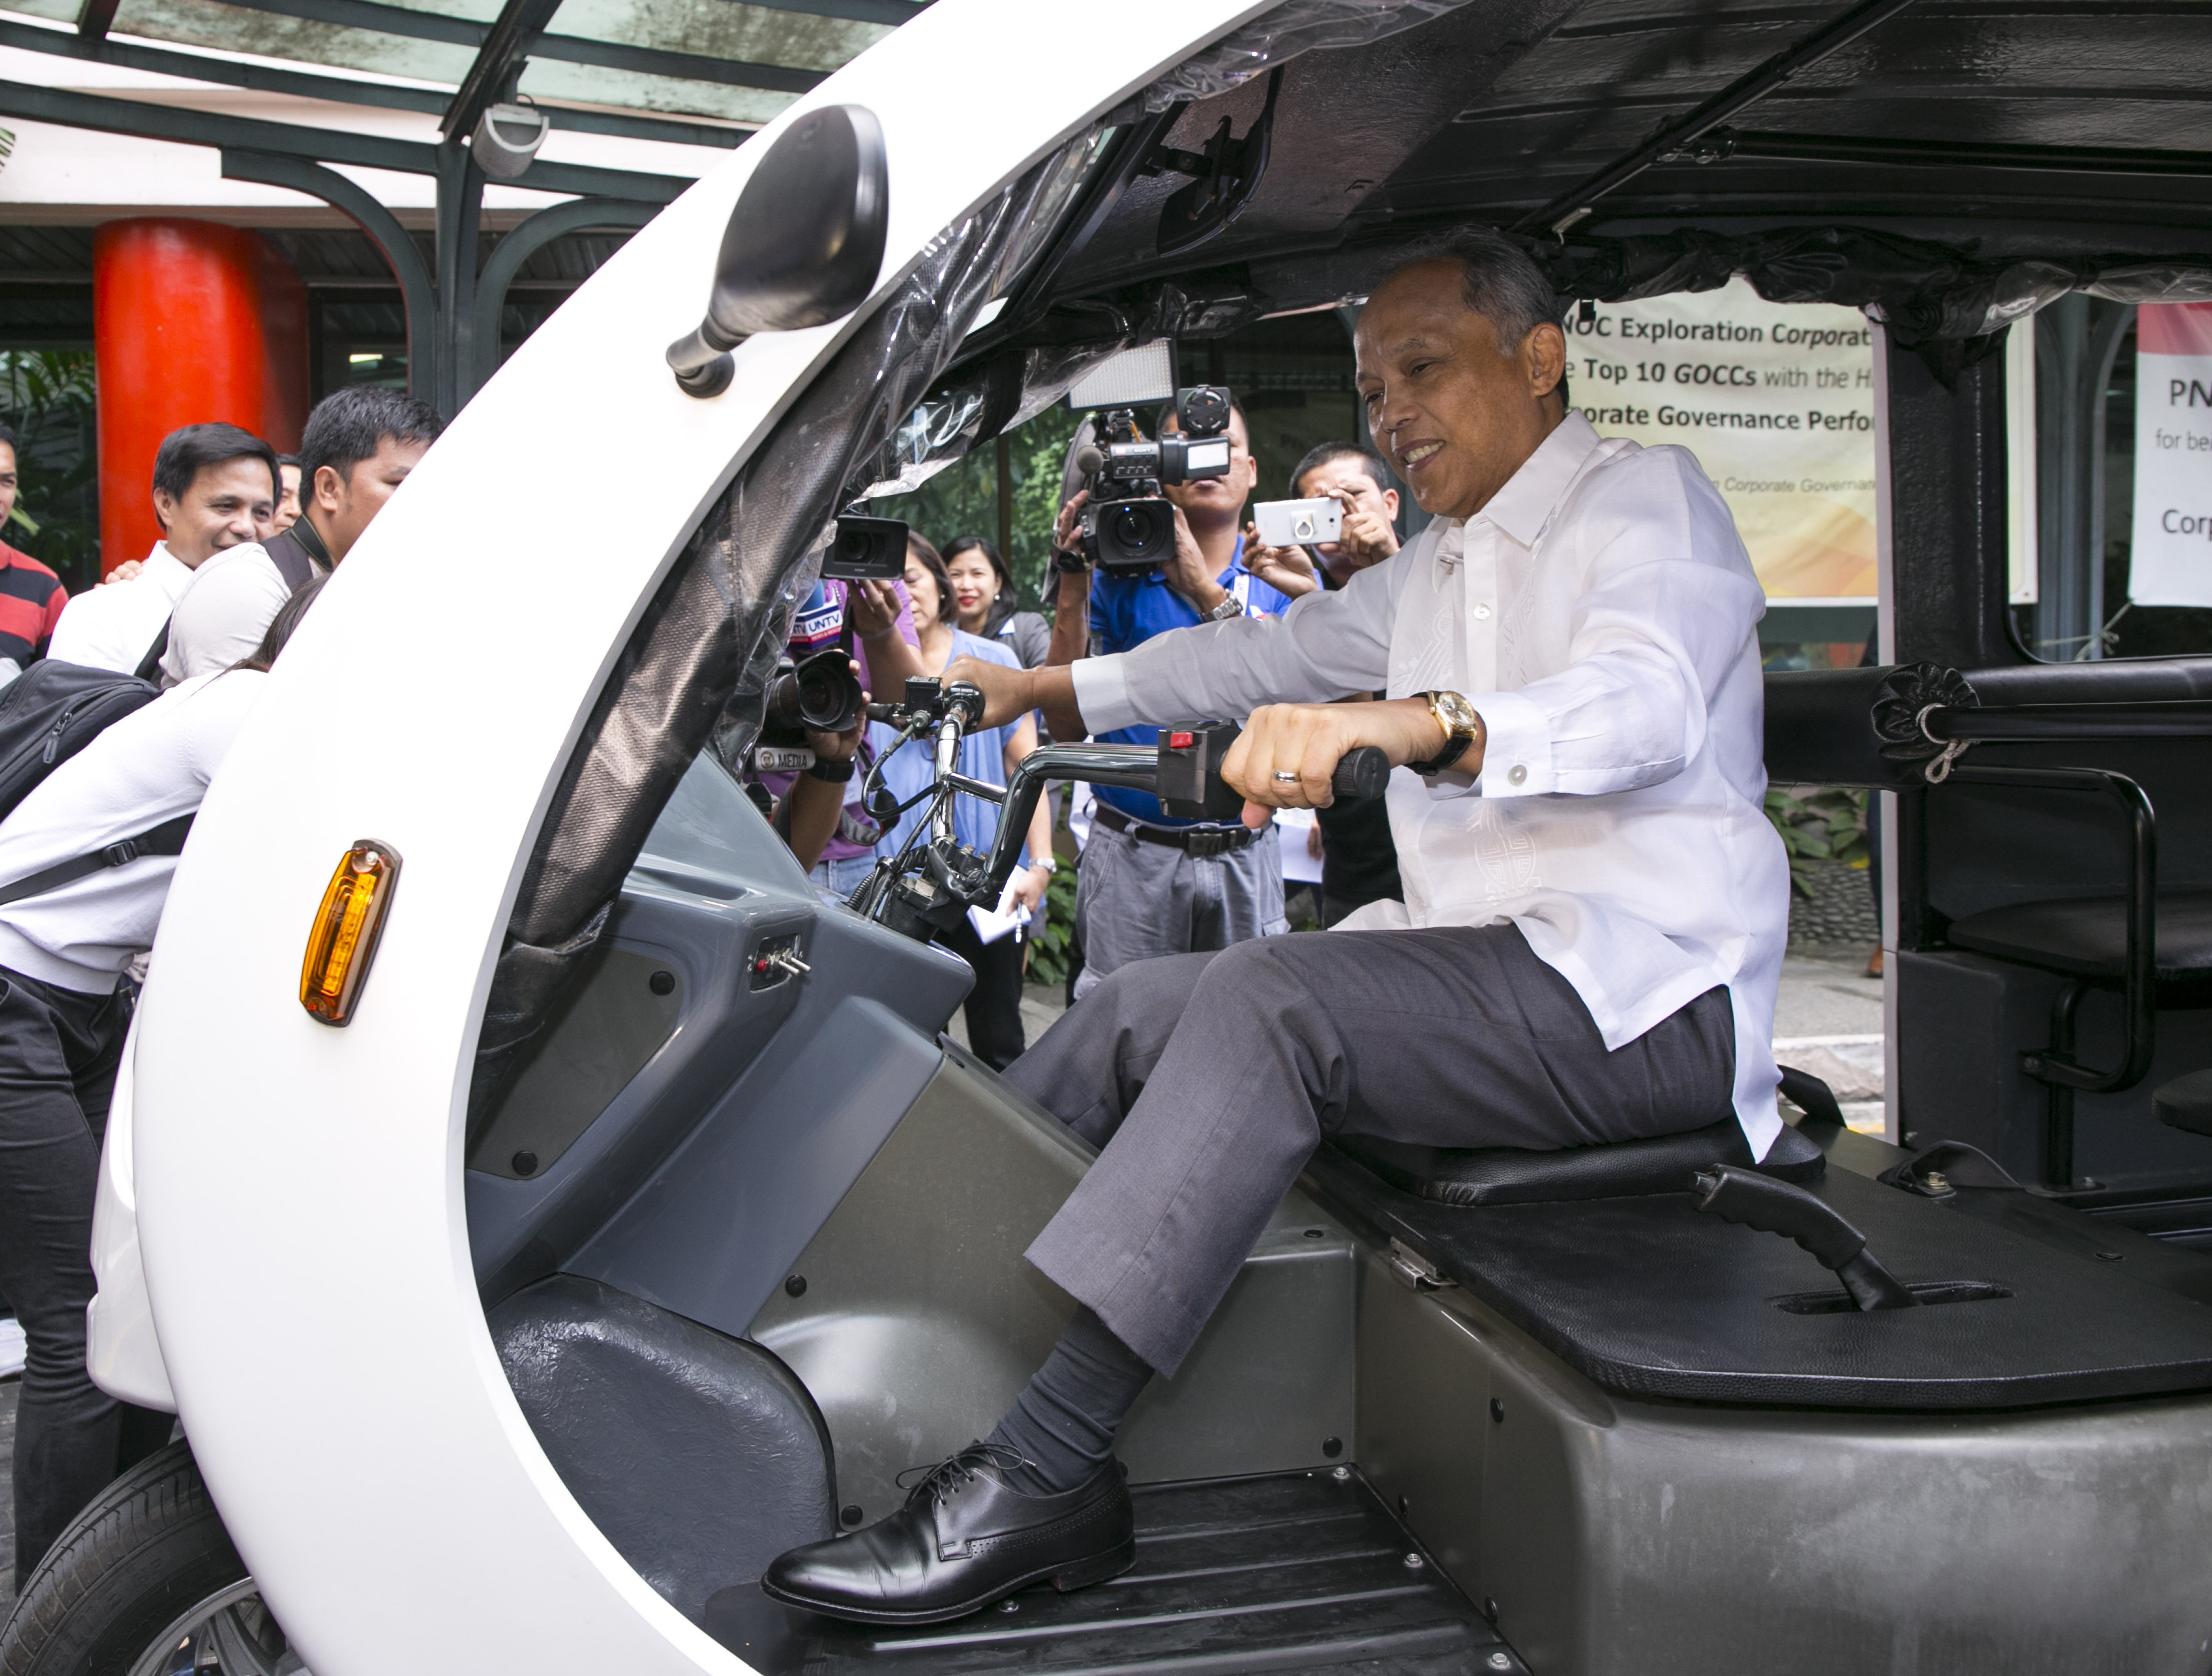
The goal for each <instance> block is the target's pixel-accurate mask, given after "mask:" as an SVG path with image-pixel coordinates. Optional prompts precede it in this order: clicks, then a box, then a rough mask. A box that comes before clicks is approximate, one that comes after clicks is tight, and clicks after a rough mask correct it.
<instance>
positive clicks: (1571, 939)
mask: <svg viewBox="0 0 2212 1676" xmlns="http://www.w3.org/2000/svg"><path fill="white" fill-rule="evenodd" d="M1764 615H1765V595H1764V593H1763V592H1762V590H1761V589H1760V587H1759V581H1758V579H1757V577H1756V576H1755V575H1754V574H1753V571H1752V568H1751V560H1750V557H1749V556H1748V555H1747V554H1746V553H1745V551H1744V548H1743V543H1742V541H1741V538H1740V537H1738V536H1737V534H1736V530H1735V521H1734V519H1731V518H1730V516H1729V510H1728V507H1727V506H1726V505H1725V504H1724V503H1723V501H1722V500H1721V497H1720V493H1719V491H1718V490H1717V489H1715V488H1714V487H1713V484H1712V483H1711V480H1710V479H1709V478H1707V477H1706V476H1705V472H1704V471H1702V470H1701V469H1700V468H1699V465H1698V462H1697V460H1696V458H1694V457H1693V456H1692V454H1690V453H1689V452H1688V451H1687V450H1686V449H1681V448H1674V447H1659V448H1644V447H1639V446H1638V445H1637V444H1635V443H1633V442H1628V441H1623V440H1601V439H1600V438H1599V436H1598V434H1597V433H1596V432H1595V430H1593V429H1592V428H1590V425H1589V422H1588V421H1587V420H1585V419H1583V417H1582V416H1580V415H1579V414H1570V415H1569V416H1568V417H1567V418H1566V420H1565V422H1563V423H1562V424H1561V425H1559V428H1557V429H1555V430H1554V431H1553V433H1552V434H1551V435H1550V436H1548V437H1547V438H1546V439H1545V440H1544V442H1543V444H1542V445H1541V446H1540V447H1539V448H1538V449H1537V450H1536V452H1534V454H1532V455H1530V456H1529V458H1528V460H1527V461H1526V462H1525V463H1523V465H1522V467H1521V469H1520V471H1517V472H1516V473H1515V474H1514V476H1513V477H1512V478H1511V479H1510V480H1509V481H1508V482H1507V483H1506V484H1505V486H1504V488H1503V489H1500V490H1499V491H1498V494H1497V495H1495V496H1494V497H1493V498H1492V500H1491V501H1490V503H1489V504H1488V505H1487V506H1486V507H1483V509H1482V510H1481V511H1480V513H1476V514H1475V516H1474V518H1472V519H1467V520H1465V521H1464V522H1462V521H1460V520H1455V519H1437V520H1436V521H1435V522H1433V523H1431V525H1429V526H1428V528H1427V529H1425V530H1424V531H1422V532H1421V533H1420V535H1419V537H1416V538H1415V540H1414V541H1413V543H1411V544H1410V545H1409V546H1407V548H1406V549H1405V550H1403V551H1401V552H1400V553H1399V554H1398V555H1397V556H1395V557H1394V558H1391V559H1389V560H1386V561H1384V562H1383V563H1381V564H1379V565H1376V566H1374V567H1373V568H1370V569H1367V570H1363V571H1361V572H1359V573H1358V574H1357V575H1355V576H1354V577H1353V578H1352V580H1351V582H1350V584H1349V585H1348V586H1346V587H1345V588H1343V589H1342V590H1340V591H1339V592H1323V593H1310V594H1307V595H1305V596H1304V598H1300V599H1298V600H1297V602H1296V603H1295V604H1292V605H1291V608H1290V610H1287V611H1286V612H1285V613H1284V614H1283V616H1280V617H1238V618H1233V619H1231V621H1229V622H1220V623H1208V624H1205V625H1202V626H1200V627H1199V628H1195V629H1181V630H1177V631H1176V632H1173V633H1170V634H1166V635H1159V636H1158V637H1157V638H1156V639H1153V640H1151V641H1146V643H1145V644H1144V645H1143V646H1141V647H1137V648H1136V649H1135V650H1133V651H1132V652H1128V653H1122V654H1121V655H1119V656H1115V657H1105V658H1092V659H1084V660H1081V661H1079V662H1078V663H1077V664H1076V665H1074V669H1073V675H1074V682H1075V696H1076V701H1077V704H1078V706H1079V708H1080V709H1081V710H1082V713H1083V717H1084V720H1085V723H1086V724H1087V725H1088V726H1090V727H1091V729H1092V730H1093V731H1094V732H1106V731H1109V730H1111V729H1114V728H1118V727H1127V726H1131V725H1133V724H1136V723H1152V724H1157V725H1166V724H1169V723H1172V722H1178V721H1188V720H1195V719H1200V718H1204V717H1235V718H1243V717H1244V716H1247V715H1249V714H1250V713H1251V712H1252V711H1253V710H1254V709H1255V708H1257V707H1259V706H1261V705H1262V704H1268V703H1286V702H1316V701H1327V700H1331V699H1336V698H1341V697H1345V696H1347V695H1351V694H1354V693H1364V692H1371V691H1375V690H1377V689H1381V690H1383V692H1384V693H1385V694H1386V695H1387V696H1389V697H1391V698H1405V697H1410V696H1412V695H1415V694H1418V693H1421V692H1425V691H1427V690H1429V689H1437V688H1442V689H1449V690H1452V691H1456V692H1459V693H1462V694H1463V695H1466V697H1467V698H1468V701H1470V702H1471V703H1473V705H1474V707H1475V708H1476V709H1477V710H1478V711H1480V713H1481V714H1482V718H1483V721H1484V723H1485V726H1486V729H1487V734H1488V738H1487V744H1486V750H1485V753H1484V756H1483V761H1482V768H1481V771H1480V774H1477V775H1475V776H1474V778H1473V780H1472V781H1471V783H1469V782H1468V777H1467V776H1465V775H1459V776H1452V777H1440V778H1439V779H1437V780H1436V781H1434V782H1433V783H1429V782H1424V781H1423V780H1421V779H1420V778H1419V776H1418V775H1416V774H1413V773H1411V772H1410V771H1408V770H1407V769H1404V768H1401V769H1399V770H1398V771H1397V772H1396V773H1395V774H1392V776H1391V779H1390V788H1389V811H1390V829H1391V835H1392V836H1393V837H1394V838H1395V841H1396V842H1397V847H1398V864H1399V870H1400V873H1401V877H1403V879H1404V881H1405V886H1406V899H1405V901H1404V902H1403V903H1402V904H1401V903H1398V902H1373V903H1370V904H1369V905H1368V906H1367V907H1366V908H1362V909H1361V910H1360V911H1359V912H1358V913H1357V914H1353V915H1352V916H1350V917H1349V918H1348V919H1346V920H1345V921H1344V922H1343V923H1342V924H1341V925H1340V926H1339V927H1338V929H1339V930H1344V931H1353V930H1383V929H1389V928H1391V927H1393V926H1484V925H1494V924H1497V923H1498V922H1500V921H1503V920H1510V921H1512V922H1513V924H1515V925H1516V926H1518V927H1519V928H1520V930H1521V932H1522V935H1523V936H1524V937H1526V938H1528V946H1529V947H1530V948H1531V949H1532V950H1534V952H1535V954H1536V955H1537V956H1538V957H1539V958H1540V959H1541V960H1542V961H1543V962H1545V963H1546V964H1547V965H1548V966H1550V967H1552V968H1553V969H1554V970H1555V971H1557V972H1558V973H1559V975H1561V976H1563V977H1564V978H1565V979H1566V980H1567V981H1568V982H1569V983H1571V984H1572V985H1573V986H1574V988H1575V992H1576V993H1577V994H1578V995H1580V996H1581V997H1582V999H1583V1004H1584V1005H1586V1006H1588V1007H1589V1011H1590V1017H1592V1018H1593V1019H1594V1020H1595V1022H1596V1024H1597V1028H1598V1030H1599V1033H1600V1034H1601V1035H1602V1036H1603V1038H1604V1041H1605V1045H1606V1047H1607V1049H1608V1050H1610V1049H1614V1048H1620V1047H1622V1046H1624V1045H1626V1043H1628V1042H1631V1041H1634V1040H1636V1039H1637V1038H1638V1036H1640V1035H1643V1034H1644V1032H1645V1031H1647V1030H1649V1029H1651V1027H1652V1026H1654V1025H1655V1024H1657V1023H1659V1022H1660V1021H1661V1020H1662V1019H1664V1018H1665V1017H1668V1015H1669V1014H1671V1013H1673V1012H1674V1011H1676V1010H1678V1009H1679V1008H1680V1007H1682V1006H1685V1005H1687V1004H1688V1003H1689V1002H1691V1001H1692V1000H1694V999H1696V998H1697V997H1698V996H1699V995H1701V994H1703V993H1705V991H1706V990H1708V989H1711V987H1713V986H1714V985H1716V984H1722V985H1725V986H1726V987H1727V988H1728V991H1729V998H1730V1000H1731V1003H1732V1005H1733V1010H1734V1013H1735V1114H1736V1117H1737V1120H1739V1121H1740V1122H1741V1124H1742V1126H1743V1129H1744V1133H1745V1137H1746V1139H1747V1140H1748V1141H1749V1142H1750V1144H1751V1150H1752V1155H1753V1157H1765V1154H1766V1150H1767V1148H1768V1147H1769V1146H1770V1145H1772V1143H1773V1140H1774V1138H1775V1136H1776V1135H1778V1133H1781V1126H1782V1122H1781V1118H1780V1116H1779V1114H1778V1113H1777V1111H1776V1109H1775V1103H1774V1093H1775V1085H1776V1084H1777V1082H1778V1072H1777V1071H1776V1069H1775V1063H1774V1052H1773V1032H1774V1005H1775V993H1776V990H1777V987H1778V985H1779V982H1780V980H1781V973H1782V956H1783V950H1784V946H1785V944H1786V943H1787V941H1788V936H1789V920H1790V868H1789V862H1788V859H1787V857H1786V855H1785V854H1784V850H1783V847H1782V841H1781V839H1780V838H1779V837H1778V835H1776V833H1775V831H1774V829H1773V826H1772V825H1771V823H1770V822H1769V821H1768V820H1767V818H1766V815H1765V792H1766V770H1765V762H1764V720H1765V689H1764V685H1763V677H1762V675H1761V673H1760V668H1759V637H1758V624H1759V618H1760V617H1761V616H1764ZM1455 781H1456V782H1458V783H1454V782H1455Z"/></svg>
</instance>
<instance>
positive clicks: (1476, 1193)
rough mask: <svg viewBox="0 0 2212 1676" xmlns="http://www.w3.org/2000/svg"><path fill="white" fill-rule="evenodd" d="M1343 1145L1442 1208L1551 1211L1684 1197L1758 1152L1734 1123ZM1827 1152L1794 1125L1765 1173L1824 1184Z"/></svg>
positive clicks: (1360, 1138)
mask: <svg viewBox="0 0 2212 1676" xmlns="http://www.w3.org/2000/svg"><path fill="white" fill-rule="evenodd" d="M1334 1144H1335V1146H1336V1149H1337V1150H1338V1151H1340V1152H1342V1153H1344V1154H1345V1155H1346V1157H1351V1158H1353V1159H1356V1160H1357V1161H1358V1163H1362V1164H1364V1165H1365V1166H1366V1167H1367V1168H1368V1169H1370V1170H1372V1171H1374V1173H1375V1174H1376V1175H1379V1176H1381V1177H1382V1178H1383V1180H1384V1181H1388V1182H1389V1184H1390V1185H1391V1186H1392V1187H1396V1188H1397V1189H1399V1191H1401V1193H1415V1194H1418V1195H1419V1197H1421V1198H1423V1199H1431V1200H1434V1201H1435V1202H1436V1203H1437V1204H1439V1205H1549V1204H1559V1203H1564V1202H1566V1201H1569V1200H1572V1199H1621V1198H1627V1197H1632V1196H1633V1195H1636V1194H1639V1193H1681V1192H1683V1191H1684V1190H1685V1189H1686V1187H1688V1185H1689V1181H1690V1177H1691V1176H1692V1175H1693V1174H1694V1173H1695V1172H1697V1171H1698V1170H1700V1169H1709V1168H1710V1167H1711V1166H1712V1165H1714V1164H1742V1165H1747V1166H1748V1165H1750V1164H1751V1163H1752V1162H1753V1160H1752V1156H1751V1148H1750V1146H1749V1145H1748V1144H1747V1142H1746V1141H1745V1139H1744V1138H1743V1128H1742V1126H1741V1125H1740V1124H1739V1123H1737V1121H1736V1120H1735V1119H1734V1118H1733V1117H1729V1118H1726V1119H1723V1120H1722V1121H1720V1122H1718V1123H1711V1124H1708V1125H1706V1126H1705V1127H1704V1128H1702V1129H1692V1130H1691V1131H1689V1132H1688V1133H1686V1134H1680V1135H1661V1136H1658V1137H1656V1139H1650V1140H1626V1141H1615V1142H1613V1143H1612V1144H1611V1145H1605V1146H1570V1147H1563V1148H1561V1149H1559V1151H1553V1152H1533V1151H1523V1150H1522V1149H1520V1148H1518V1147H1511V1146H1483V1147H1470V1148H1451V1147H1440V1146H1412V1145H1407V1144H1406V1143H1405V1142H1402V1141H1392V1140H1383V1139H1379V1138H1377V1137H1375V1136H1372V1135H1340V1136H1339V1137H1337V1139H1336V1141H1335V1143H1334ZM1825 1163H1826V1155H1825V1154H1823V1153H1822V1151H1820V1147H1819V1146H1817V1145H1814V1142H1813V1141H1812V1139H1810V1138H1809V1137H1808V1136H1805V1135H1801V1134H1800V1133H1798V1132H1797V1131H1796V1130H1795V1129H1792V1128H1790V1127H1789V1126H1786V1125H1785V1126H1784V1128H1783V1131H1782V1134H1781V1137H1780V1139H1778V1140H1777V1141H1776V1142H1775V1144H1774V1145H1773V1147H1771V1149H1769V1151H1768V1154H1767V1157H1766V1158H1765V1160H1763V1161H1761V1162H1760V1163H1759V1166H1758V1167H1759V1169H1763V1170H1765V1171H1767V1172H1768V1173H1770V1174H1772V1175H1780V1176H1783V1177H1784V1179H1786V1180H1790V1181H1808V1180H1813V1179H1816V1178H1817V1177H1818V1176H1819V1175H1820V1172H1821V1170H1822V1169H1823V1168H1824V1167H1825Z"/></svg>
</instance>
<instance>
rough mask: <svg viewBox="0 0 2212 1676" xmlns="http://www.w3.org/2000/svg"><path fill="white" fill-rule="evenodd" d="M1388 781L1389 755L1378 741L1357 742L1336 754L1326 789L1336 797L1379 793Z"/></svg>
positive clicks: (1359, 796) (1355, 796)
mask: <svg viewBox="0 0 2212 1676" xmlns="http://www.w3.org/2000/svg"><path fill="white" fill-rule="evenodd" d="M1389 783H1390V759H1389V757H1388V756H1384V755H1383V750H1382V747H1381V746H1379V745H1361V746H1360V747H1359V748H1358V750H1347V751H1346V752H1345V754H1344V755H1343V756H1341V757H1340V758H1339V759H1338V761H1337V764H1336V772H1335V773H1334V774H1331V775H1330V776H1329V780H1328V784H1329V789H1330V790H1331V791H1333V792H1335V793H1336V794H1337V796H1339V797H1340V798H1371V797H1379V796H1380V795H1381V794H1382V792H1383V787H1384V786H1388V785H1389Z"/></svg>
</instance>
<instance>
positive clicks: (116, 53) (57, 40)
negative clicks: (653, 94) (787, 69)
mask: <svg viewBox="0 0 2212 1676" xmlns="http://www.w3.org/2000/svg"><path fill="white" fill-rule="evenodd" d="M0 46H12V47H15V48H17V49H19V50H20V51H22V52H43V53H46V54H47V55H48V56H49V57H52V58H74V59H76V60H77V61H78V62H80V63H83V64H112V65H114V66H115V67H116V68H117V69H118V70H144V71H146V72H147V73H149V74H150V75H155V76H179V77H182V78H184V79H185V80H189V81H195V82H215V83H216V84H217V85H219V86H222V87H229V88H252V90H253V91H255V92H257V93H276V94H289V95H290V96H291V97H293V98H295V99H319V100H327V101H329V102H330V103H331V104H334V105H367V106H374V107H377V108H380V109H382V110H387V111H413V112H416V114H418V115H422V116H433V117H442V116H444V115H445V113H446V112H447V110H448V109H449V108H450V107H451V106H452V105H453V95H452V94H442V93H438V92H436V91H435V90H434V89H432V88H404V87H398V86H394V85H392V83H390V82H356V81H354V80H351V79H349V78H348V77H346V76H319V75H317V74H316V73H315V72H313V70H279V69H276V68H275V67H273V66H271V65H269V64H246V63H240V61H238V60H237V59H234V58H215V57H212V56H204V55H202V54H199V53H195V52H173V51H172V50H170V49H169V48H167V47H162V46H141V45H140V44H139V43H137V42H136V41H119V40H112V39H108V38H106V37H105V36H91V35H87V34H85V33H82V31H81V30H80V31H78V32H76V33H71V32H69V31H66V30H61V29H49V28H41V27H39V26H38V25H36V24H32V23H17V22H14V21H10V20H8V19H5V18H0ZM538 108H539V109H541V110H543V111H544V112H545V114H546V116H547V117H548V118H550V119H551V121H552V124H553V125H554V126H555V127H556V128H565V129H568V130H569V131H573V132H575V133H579V134H610V135H614V136H617V137H620V138H623V139H631V140H665V141H669V142H671V143H675V144H678V145H712V146H726V147H734V146H738V145H742V144H743V143H744V142H745V140H746V139H747V138H748V137H750V134H751V132H752V131H751V130H750V129H749V128H738V127H734V126H723V125H720V124H715V123H709V122H694V121H688V120H685V119H684V118H677V117H659V116H629V115H626V114H624V113H623V112H617V111H577V110H571V109H569V108H568V107H567V106H560V105H545V106H539V107H538Z"/></svg>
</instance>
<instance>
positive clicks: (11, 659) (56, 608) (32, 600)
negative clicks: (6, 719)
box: [0, 425, 69, 685]
mask: <svg viewBox="0 0 2212 1676" xmlns="http://www.w3.org/2000/svg"><path fill="white" fill-rule="evenodd" d="M20 488H21V477H20V474H19V472H18V471H17V467H16V464H15V432H14V431H13V430H12V429H10V428H9V427H8V426H6V425H0V529H5V528H6V527H7V525H8V521H9V519H10V518H12V517H13V516H14V515H15V495H16V491H17V490H18V489H20ZM66 604H69V591H68V590H67V589H66V588H64V587H63V586H62V583H61V578H60V577H58V576H57V575H55V574H54V573H53V572H52V571H51V570H49V569H47V568H46V566H44V565H42V564H40V562H38V561H37V560H36V559H34V558H33V557H32V556H30V555H29V554H28V553H19V552H17V551H16V550H15V549H14V548H12V547H10V546H9V545H8V543H6V542H4V541H0V685H4V684H5V683H7V682H9V681H12V680H14V679H15V677H17V676H19V675H21V673H22V672H23V669H24V666H25V665H27V664H29V663H30V662H31V660H32V659H34V658H39V657H42V656H44V655H45V653H46V641H48V640H49V639H50V638H51V637H52V635H53V632H54V624H55V623H56V622H59V621H60V619H61V614H62V607H63V606H64V605H66Z"/></svg>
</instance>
